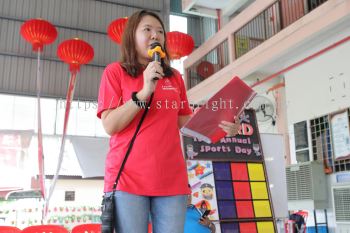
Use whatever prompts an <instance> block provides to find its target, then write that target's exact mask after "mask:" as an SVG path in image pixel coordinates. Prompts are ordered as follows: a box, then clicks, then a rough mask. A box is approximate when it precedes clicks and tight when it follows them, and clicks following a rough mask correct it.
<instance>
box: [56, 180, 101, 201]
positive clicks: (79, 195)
mask: <svg viewBox="0 0 350 233" xmlns="http://www.w3.org/2000/svg"><path fill="white" fill-rule="evenodd" d="M65 191H75V201H74V202H73V201H68V202H67V201H65V200H64V195H65ZM102 195H103V180H102V179H101V180H84V179H79V180H78V179H77V180H74V179H65V180H63V179H59V180H58V181H57V185H56V188H55V191H54V193H53V195H52V198H51V201H50V207H51V206H52V207H53V206H60V205H74V206H77V205H89V206H99V205H100V204H101V200H102Z"/></svg>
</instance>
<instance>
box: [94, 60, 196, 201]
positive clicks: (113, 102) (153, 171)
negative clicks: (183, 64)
mask: <svg viewBox="0 0 350 233" xmlns="http://www.w3.org/2000/svg"><path fill="white" fill-rule="evenodd" d="M173 71H174V75H173V76H172V77H170V78H163V79H161V80H158V83H157V86H156V89H155V92H154V97H153V101H152V104H151V106H150V109H149V111H148V113H147V115H146V118H145V120H144V122H143V123H142V126H141V128H140V131H139V132H138V135H137V137H136V140H135V142H134V145H133V148H132V150H131V153H130V155H129V157H128V160H127V161H126V164H125V167H124V170H123V172H122V175H121V177H120V179H119V183H118V187H117V190H122V191H125V192H128V193H132V194H137V195H146V196H167V195H179V194H189V193H190V190H189V188H188V179H187V170H186V164H185V161H184V157H183V155H182V150H181V143H180V135H179V129H178V123H177V122H178V116H179V115H190V114H191V113H192V111H191V109H190V107H189V104H188V101H187V97H186V90H185V86H184V82H183V80H182V77H181V75H180V74H179V72H178V71H176V70H173ZM142 76H143V74H140V75H139V76H138V77H136V78H133V77H131V76H129V75H128V74H127V73H126V71H125V70H124V69H123V68H122V67H121V66H120V64H119V63H118V62H116V63H112V64H110V65H108V66H107V67H106V69H105V70H104V73H103V75H102V78H101V84H100V91H99V97H98V110H97V116H98V117H100V118H101V113H102V112H103V111H104V110H106V109H113V108H116V107H118V106H121V105H123V104H124V103H125V102H127V101H128V100H130V99H131V94H132V92H134V91H139V90H141V89H142V87H143V77H142ZM143 111H144V110H141V111H140V112H139V113H138V114H137V115H136V116H135V118H134V119H133V120H132V121H131V122H130V124H129V125H128V126H127V127H125V128H124V129H123V130H122V131H120V132H118V133H116V134H115V135H113V136H112V137H111V138H110V143H109V145H110V149H109V152H108V154H107V158H106V166H105V178H104V179H105V186H104V191H105V192H109V191H112V187H113V183H114V181H115V179H116V176H117V174H118V171H119V168H120V165H121V163H122V161H123V158H124V156H125V153H126V150H127V148H128V145H129V142H130V140H131V138H132V136H133V134H134V132H135V130H136V127H137V124H138V122H139V121H140V118H141V115H142V113H143ZM115 120H118V119H115Z"/></svg>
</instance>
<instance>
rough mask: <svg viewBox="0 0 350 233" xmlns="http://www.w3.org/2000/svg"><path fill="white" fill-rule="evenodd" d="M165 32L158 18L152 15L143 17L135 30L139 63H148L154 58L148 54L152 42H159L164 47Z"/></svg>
mask: <svg viewBox="0 0 350 233" xmlns="http://www.w3.org/2000/svg"><path fill="white" fill-rule="evenodd" d="M164 33H165V32H164V30H163V28H162V25H161V24H160V22H159V21H158V20H157V19H156V18H154V17H153V16H150V15H145V16H143V17H142V19H141V21H140V23H139V25H138V26H137V28H136V32H135V46H136V51H137V59H138V62H139V63H141V64H143V65H147V64H148V63H149V62H150V61H151V60H152V58H150V57H149V56H148V54H147V51H148V49H150V45H151V44H152V43H154V42H159V43H160V44H161V45H162V47H163V48H164V40H165V35H164Z"/></svg>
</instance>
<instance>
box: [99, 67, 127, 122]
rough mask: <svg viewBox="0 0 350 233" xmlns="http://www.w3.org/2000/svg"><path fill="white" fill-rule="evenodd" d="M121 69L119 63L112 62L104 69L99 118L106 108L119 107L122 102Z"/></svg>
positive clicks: (100, 90)
mask: <svg viewBox="0 0 350 233" xmlns="http://www.w3.org/2000/svg"><path fill="white" fill-rule="evenodd" d="M121 69H122V68H121V66H120V65H119V63H112V64H110V65H108V66H107V67H106V68H105V70H104V71H103V74H102V77H101V82H100V89H99V94H98V107H97V117H98V118H101V114H102V112H103V111H104V110H107V109H113V108H117V107H118V106H119V105H120V104H121V103H122V90H121V85H120V83H121V75H122V70H121Z"/></svg>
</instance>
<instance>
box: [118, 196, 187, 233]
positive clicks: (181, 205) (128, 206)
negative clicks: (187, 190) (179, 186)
mask: <svg viewBox="0 0 350 233" xmlns="http://www.w3.org/2000/svg"><path fill="white" fill-rule="evenodd" d="M114 198H115V201H116V216H117V219H116V222H115V229H116V232H117V233H147V229H148V222H149V217H150V216H151V220H152V232H153V233H183V231H184V224H185V216H186V203H187V195H178V196H157V197H149V196H139V195H133V194H130V193H126V192H122V191H116V192H115V194H114Z"/></svg>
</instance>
